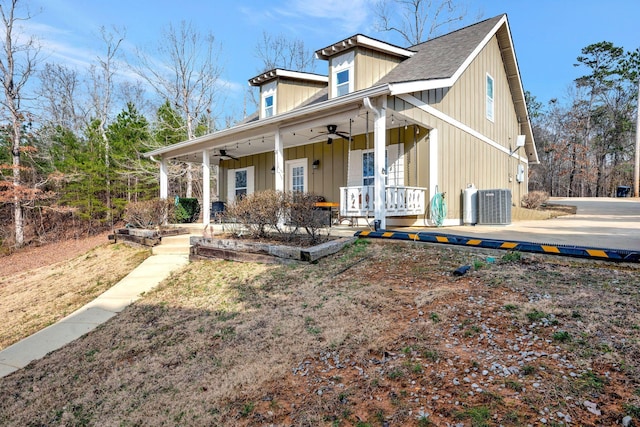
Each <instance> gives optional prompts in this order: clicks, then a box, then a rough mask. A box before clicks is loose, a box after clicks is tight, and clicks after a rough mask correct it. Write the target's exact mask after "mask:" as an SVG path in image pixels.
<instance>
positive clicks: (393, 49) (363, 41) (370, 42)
mask: <svg viewBox="0 0 640 427" xmlns="http://www.w3.org/2000/svg"><path fill="white" fill-rule="evenodd" d="M356 41H357V43H358V44H359V45H362V46H366V47H370V48H372V49H375V50H379V51H382V52H388V53H392V54H394V55H398V56H404V57H407V58H411V57H412V56H413V55H415V54H416V53H415V52H412V51H410V50H407V49H403V48H401V47H398V46H394V45H391V44H388V43H385V42H381V41H380V40H375V39H372V38H369V37H367V36H363V35H362V34H358V36H357V37H356Z"/></svg>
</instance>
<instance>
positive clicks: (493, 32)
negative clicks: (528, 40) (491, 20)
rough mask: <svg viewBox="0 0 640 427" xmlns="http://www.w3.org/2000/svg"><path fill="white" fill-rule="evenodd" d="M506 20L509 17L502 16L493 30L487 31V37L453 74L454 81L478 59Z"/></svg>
mask: <svg viewBox="0 0 640 427" xmlns="http://www.w3.org/2000/svg"><path fill="white" fill-rule="evenodd" d="M506 22H507V17H506V15H505V16H503V17H502V18H500V20H499V21H498V22H497V23H496V25H495V26H494V27H493V28H492V29H491V31H489V32H488V33H487V35H486V36H485V38H484V39H482V41H481V42H480V43H479V44H478V46H476V48H475V49H474V50H473V52H471V54H470V55H469V56H468V57H467V59H465V60H464V62H463V63H462V65H460V67H458V69H457V70H456V72H455V73H454V74H453V76H451V79H453V82H454V83H455V82H456V81H457V80H458V79H459V78H460V76H461V75H462V73H464V71H465V70H466V69H467V67H468V66H469V65H471V62H472V61H473V60H474V59H476V57H477V56H478V55H479V54H480V52H481V51H482V49H484V47H485V46H486V45H487V44H488V43H489V41H490V40H491V39H492V38H493V37H494V36H495V35H496V33H497V32H498V30H499V29H500V27H501V26H503V25H504V24H505V23H506Z"/></svg>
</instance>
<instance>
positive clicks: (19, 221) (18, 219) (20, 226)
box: [13, 124, 24, 247]
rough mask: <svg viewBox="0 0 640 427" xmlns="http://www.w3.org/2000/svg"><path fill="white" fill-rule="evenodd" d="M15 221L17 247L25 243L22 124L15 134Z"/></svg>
mask: <svg viewBox="0 0 640 427" xmlns="http://www.w3.org/2000/svg"><path fill="white" fill-rule="evenodd" d="M13 138H14V140H13V191H14V195H13V222H14V228H15V240H16V242H15V244H16V247H21V246H22V245H24V218H23V212H22V201H21V200H20V187H21V186H22V182H21V179H20V126H19V124H18V125H17V126H15V125H14V135H13Z"/></svg>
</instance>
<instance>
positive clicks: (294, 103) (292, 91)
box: [276, 77, 327, 114]
mask: <svg viewBox="0 0 640 427" xmlns="http://www.w3.org/2000/svg"><path fill="white" fill-rule="evenodd" d="M326 87H327V84H326V83H323V82H312V81H302V80H294V79H287V78H283V77H280V78H278V84H277V89H276V90H277V95H276V111H277V113H278V114H280V113H285V112H287V111H291V110H293V109H294V108H296V107H299V106H300V105H302V104H303V103H304V102H305V101H307V100H309V99H310V98H311V97H313V96H314V95H315V94H317V93H318V92H320V91H321V90H322V89H324V88H326Z"/></svg>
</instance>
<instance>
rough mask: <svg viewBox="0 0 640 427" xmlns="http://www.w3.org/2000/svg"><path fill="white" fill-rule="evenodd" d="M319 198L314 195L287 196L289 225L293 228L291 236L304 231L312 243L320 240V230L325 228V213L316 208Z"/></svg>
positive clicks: (295, 194)
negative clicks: (300, 230) (301, 230)
mask: <svg viewBox="0 0 640 427" xmlns="http://www.w3.org/2000/svg"><path fill="white" fill-rule="evenodd" d="M320 200H321V197H320V196H318V195H317V194H314V193H300V192H296V193H293V194H292V195H290V196H289V200H288V209H287V212H288V215H289V223H290V225H291V226H292V227H293V234H296V233H297V231H298V230H299V229H301V228H302V229H304V230H305V231H306V232H307V234H308V235H309V237H310V238H311V240H312V241H313V242H317V241H318V240H319V238H320V230H322V229H323V228H324V227H325V212H323V211H321V210H319V209H317V208H316V203H317V202H318V201H320Z"/></svg>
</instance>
